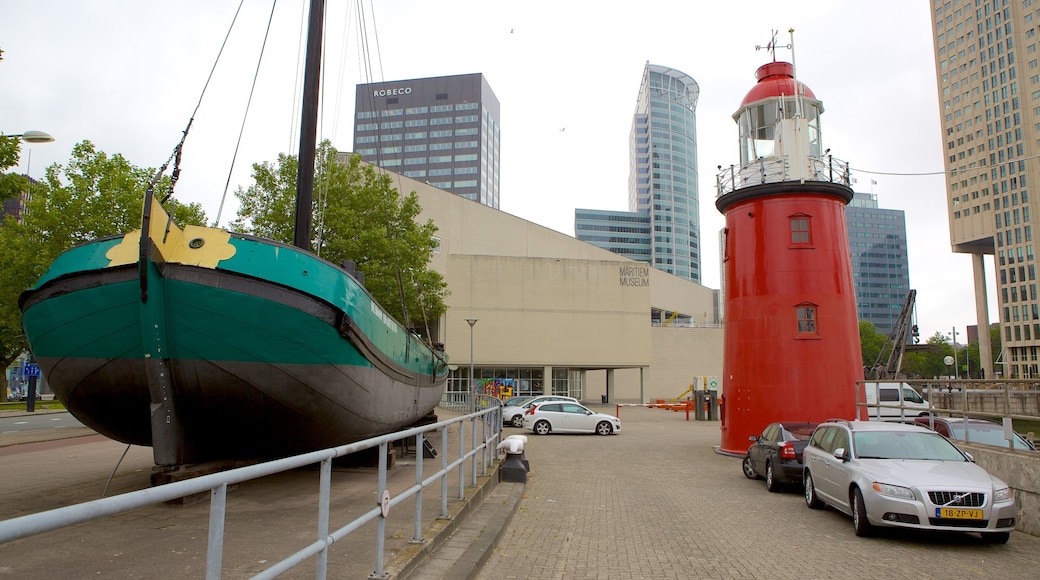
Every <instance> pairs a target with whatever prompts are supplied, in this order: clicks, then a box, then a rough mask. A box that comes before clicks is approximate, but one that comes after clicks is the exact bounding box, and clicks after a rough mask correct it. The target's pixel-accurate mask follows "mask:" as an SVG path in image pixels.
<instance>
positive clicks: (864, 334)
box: [859, 320, 888, 376]
mask: <svg viewBox="0 0 1040 580" xmlns="http://www.w3.org/2000/svg"><path fill="white" fill-rule="evenodd" d="M886 340H888V337H887V336H885V335H884V334H881V333H880V332H878V331H877V327H876V326H874V323H873V322H870V321H869V320H860V321H859V344H860V351H861V352H862V354H863V370H864V371H869V370H870V369H871V368H873V366H874V363H875V362H876V361H877V358H878V355H879V354H881V349H882V348H883V347H884V345H885V341H886ZM886 354H887V353H886ZM864 376H866V375H864Z"/></svg>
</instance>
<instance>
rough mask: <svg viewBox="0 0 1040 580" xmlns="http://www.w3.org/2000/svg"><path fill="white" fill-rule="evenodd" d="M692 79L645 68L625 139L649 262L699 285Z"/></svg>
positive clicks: (632, 197) (633, 205) (632, 207)
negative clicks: (646, 226) (645, 225)
mask: <svg viewBox="0 0 1040 580" xmlns="http://www.w3.org/2000/svg"><path fill="white" fill-rule="evenodd" d="M699 96H700V87H698V85H697V82H696V81H694V80H693V78H692V77H690V76H689V75H687V74H686V73H683V72H680V71H678V70H675V69H673V68H669V67H664V66H659V65H653V64H650V63H649V62H648V63H647V64H646V67H645V68H644V69H643V80H642V83H641V84H640V87H639V96H638V98H637V100H636V111H635V115H634V116H633V119H632V131H631V133H630V136H629V160H630V167H629V178H628V204H629V211H631V212H637V213H644V214H647V215H649V216H650V224H651V233H652V235H653V239H652V243H651V258H650V263H651V264H652V265H653V267H655V268H657V269H659V270H663V271H665V272H668V273H670V274H674V275H675V276H678V277H680V278H685V279H688V280H692V281H694V282H697V283H700V281H701V259H700V250H701V249H700V201H699V199H700V196H699V194H698V186H697V120H696V112H697V98H698V97H699Z"/></svg>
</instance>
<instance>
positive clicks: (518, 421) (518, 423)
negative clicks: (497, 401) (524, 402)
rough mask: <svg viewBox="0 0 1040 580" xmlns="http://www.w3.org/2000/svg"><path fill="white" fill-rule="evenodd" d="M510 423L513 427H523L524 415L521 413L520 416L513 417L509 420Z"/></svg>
mask: <svg viewBox="0 0 1040 580" xmlns="http://www.w3.org/2000/svg"><path fill="white" fill-rule="evenodd" d="M509 423H510V424H511V425H512V426H513V427H523V426H524V414H523V413H520V414H519V415H513V418H512V419H510V420H509Z"/></svg>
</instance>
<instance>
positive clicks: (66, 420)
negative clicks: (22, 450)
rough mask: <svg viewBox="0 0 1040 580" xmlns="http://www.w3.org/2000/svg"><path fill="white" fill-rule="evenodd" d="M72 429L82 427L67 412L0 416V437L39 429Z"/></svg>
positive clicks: (81, 424)
mask: <svg viewBox="0 0 1040 580" xmlns="http://www.w3.org/2000/svg"><path fill="white" fill-rule="evenodd" d="M74 427H83V423H80V422H79V421H77V420H76V418H75V417H73V416H72V414H71V413H69V412H68V411H62V412H60V413H25V414H18V415H13V416H6V417H4V416H0V435H4V434H7V433H19V432H23V431H36V430H39V429H66V428H74Z"/></svg>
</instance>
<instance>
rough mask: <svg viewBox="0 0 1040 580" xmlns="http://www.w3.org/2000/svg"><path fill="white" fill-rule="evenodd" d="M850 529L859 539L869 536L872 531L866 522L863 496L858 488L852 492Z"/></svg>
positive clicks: (871, 527)
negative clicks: (852, 529) (853, 529)
mask: <svg viewBox="0 0 1040 580" xmlns="http://www.w3.org/2000/svg"><path fill="white" fill-rule="evenodd" d="M852 527H853V528H855V530H856V535H857V536H860V537H866V536H869V535H870V534H871V533H872V532H873V531H874V527H873V526H871V525H870V522H869V521H868V520H867V506H866V505H864V504H863V494H862V493H860V491H859V488H857V489H854V490H852Z"/></svg>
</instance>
